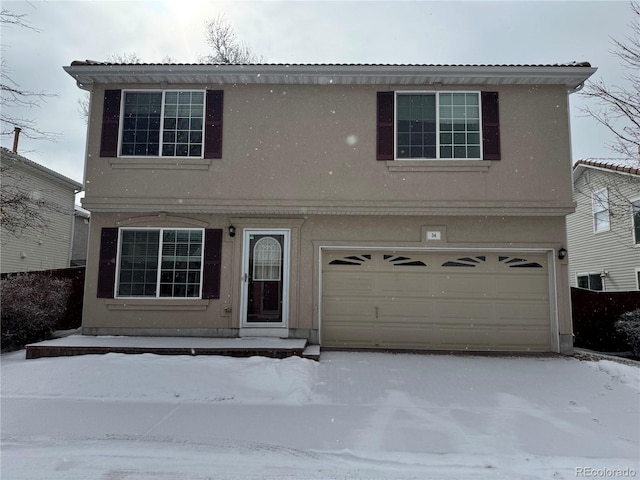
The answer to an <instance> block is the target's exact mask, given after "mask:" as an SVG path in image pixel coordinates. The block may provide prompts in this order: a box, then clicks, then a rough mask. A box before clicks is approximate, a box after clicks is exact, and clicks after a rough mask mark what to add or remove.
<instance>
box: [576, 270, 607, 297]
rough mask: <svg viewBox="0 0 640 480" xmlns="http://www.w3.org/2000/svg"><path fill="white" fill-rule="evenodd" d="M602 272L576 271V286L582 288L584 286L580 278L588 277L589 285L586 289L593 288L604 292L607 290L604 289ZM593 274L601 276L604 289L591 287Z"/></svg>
mask: <svg viewBox="0 0 640 480" xmlns="http://www.w3.org/2000/svg"><path fill="white" fill-rule="evenodd" d="M600 273H601V272H581V273H576V286H577V287H578V288H582V287H580V281H579V279H580V277H587V283H588V286H587V288H586V289H585V290H591V291H592V292H604V291H605V290H604V288H605V285H604V281H603V280H602V276H601V275H600ZM591 276H598V277H600V282H601V283H600V284H601V285H602V290H594V289H593V288H591V281H590V277H591Z"/></svg>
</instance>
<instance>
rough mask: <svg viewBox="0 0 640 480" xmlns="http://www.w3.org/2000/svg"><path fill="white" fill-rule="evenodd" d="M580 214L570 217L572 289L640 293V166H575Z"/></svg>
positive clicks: (611, 162) (620, 162) (618, 162)
mask: <svg viewBox="0 0 640 480" xmlns="http://www.w3.org/2000/svg"><path fill="white" fill-rule="evenodd" d="M573 184H574V200H575V202H576V205H577V207H576V211H575V213H572V214H571V215H569V216H568V217H567V237H568V245H569V246H568V247H567V248H568V249H569V252H570V261H569V280H570V285H571V286H572V287H578V288H587V289H590V290H602V291H610V292H615V291H631V290H640V160H638V159H610V158H606V159H604V158H603V159H584V160H580V161H578V162H576V164H575V165H574V166H573Z"/></svg>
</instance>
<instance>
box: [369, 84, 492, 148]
mask: <svg viewBox="0 0 640 480" xmlns="http://www.w3.org/2000/svg"><path fill="white" fill-rule="evenodd" d="M499 112H500V108H499V102H498V92H446V91H445V92H404V91H403V92H393V91H385V92H378V93H377V117H376V159H377V160H383V161H392V160H500V114H499Z"/></svg>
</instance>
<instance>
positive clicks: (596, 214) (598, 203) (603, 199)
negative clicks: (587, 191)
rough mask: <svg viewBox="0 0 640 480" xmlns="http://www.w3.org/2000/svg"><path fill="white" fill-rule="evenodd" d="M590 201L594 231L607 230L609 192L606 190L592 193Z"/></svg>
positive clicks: (608, 223)
mask: <svg viewBox="0 0 640 480" xmlns="http://www.w3.org/2000/svg"><path fill="white" fill-rule="evenodd" d="M592 201H593V202H592V205H593V226H594V230H595V231H596V232H603V231H605V230H609V228H610V218H609V192H608V191H607V189H606V188H603V189H602V190H598V191H597V192H593V197H592Z"/></svg>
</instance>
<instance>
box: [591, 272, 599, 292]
mask: <svg viewBox="0 0 640 480" xmlns="http://www.w3.org/2000/svg"><path fill="white" fill-rule="evenodd" d="M589 288H590V289H591V290H598V291H600V290H602V277H600V274H595V275H589Z"/></svg>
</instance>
